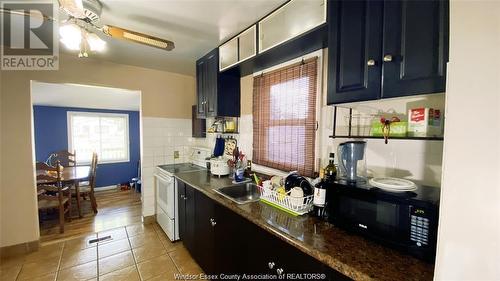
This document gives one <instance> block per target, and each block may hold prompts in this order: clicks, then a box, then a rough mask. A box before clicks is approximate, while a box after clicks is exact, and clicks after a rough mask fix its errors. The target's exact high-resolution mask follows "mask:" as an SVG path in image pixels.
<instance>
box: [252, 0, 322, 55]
mask: <svg viewBox="0 0 500 281" xmlns="http://www.w3.org/2000/svg"><path fill="white" fill-rule="evenodd" d="M325 6H326V0H307V1H304V0H295V1H290V2H288V3H287V4H285V5H283V6H282V7H281V8H279V9H277V10H276V11H274V12H273V13H271V14H270V15H268V16H267V17H266V18H264V19H262V20H261V21H260V22H259V23H258V24H259V53H263V52H265V51H267V50H269V49H271V48H272V47H274V46H277V45H279V44H281V43H283V42H285V41H287V40H290V39H292V38H293V37H296V36H298V35H300V34H302V33H305V32H307V31H309V30H311V29H313V28H315V27H317V26H319V25H321V24H323V23H325V22H326V7H325Z"/></svg>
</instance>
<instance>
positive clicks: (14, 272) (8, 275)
mask: <svg viewBox="0 0 500 281" xmlns="http://www.w3.org/2000/svg"><path fill="white" fill-rule="evenodd" d="M22 267H23V266H22V265H13V266H10V267H5V268H1V269H0V280H2V281H15V280H16V279H17V276H18V275H19V272H21V268H22Z"/></svg>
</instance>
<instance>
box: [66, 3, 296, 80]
mask: <svg viewBox="0 0 500 281" xmlns="http://www.w3.org/2000/svg"><path fill="white" fill-rule="evenodd" d="M284 2H286V0H163V1H162V0H101V3H102V4H103V10H102V15H101V20H100V23H101V24H110V25H115V26H119V27H123V28H126V29H130V30H134V31H138V32H142V33H147V34H151V35H153V36H157V37H161V38H165V39H168V40H171V41H174V43H175V49H174V50H173V51H170V52H167V51H163V50H160V49H156V48H152V47H148V46H142V45H140V44H136V43H132V42H124V41H120V40H117V39H113V38H108V37H105V36H101V38H102V39H104V40H106V41H107V43H108V44H107V50H106V52H104V53H102V54H95V55H92V56H93V57H94V58H100V59H104V60H109V61H113V62H116V63H122V64H130V65H135V66H141V67H146V68H153V69H159V70H166V71H171V72H177V73H183V74H189V75H194V73H195V61H196V59H198V58H200V57H202V56H203V55H204V54H206V53H208V52H209V51H210V50H212V49H213V48H215V47H217V46H218V45H219V44H220V43H222V42H224V41H226V40H227V39H229V38H231V37H232V36H234V35H236V34H238V33H239V32H240V31H243V30H244V29H245V28H247V27H248V26H250V25H251V24H253V23H255V22H256V21H258V20H259V19H260V18H262V17H263V16H265V15H267V14H268V13H269V12H271V11H272V10H274V9H275V8H277V7H278V6H280V5H281V4H282V3H284ZM61 50H62V51H63V52H69V51H67V50H65V49H64V47H62V48H61ZM72 53H73V54H74V55H75V56H76V55H77V54H76V53H75V52H72Z"/></svg>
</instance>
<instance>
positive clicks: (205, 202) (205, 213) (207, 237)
mask: <svg viewBox="0 0 500 281" xmlns="http://www.w3.org/2000/svg"><path fill="white" fill-rule="evenodd" d="M195 202H196V210H195V233H196V235H197V237H198V238H197V239H196V242H195V252H194V254H193V257H194V258H195V260H196V262H198V264H199V265H200V267H201V268H202V269H203V271H204V272H205V273H214V272H215V259H214V257H215V236H214V228H215V227H216V226H215V224H216V222H215V210H214V208H215V203H214V202H213V201H212V199H210V198H208V197H207V196H206V195H204V194H203V193H201V192H199V191H195Z"/></svg>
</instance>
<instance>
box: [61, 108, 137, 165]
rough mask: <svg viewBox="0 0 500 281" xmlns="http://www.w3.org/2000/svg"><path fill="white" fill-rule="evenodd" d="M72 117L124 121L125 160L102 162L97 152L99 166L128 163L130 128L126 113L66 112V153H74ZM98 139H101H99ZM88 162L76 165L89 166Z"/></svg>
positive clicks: (80, 162) (79, 162) (78, 162)
mask: <svg viewBox="0 0 500 281" xmlns="http://www.w3.org/2000/svg"><path fill="white" fill-rule="evenodd" d="M73 116H90V117H99V118H101V117H119V118H122V119H124V120H125V130H126V132H125V147H126V158H124V159H119V160H103V159H102V158H101V155H99V152H100V151H99V152H98V156H99V157H98V163H99V164H114V163H128V162H130V127H129V114H127V113H111V112H87V111H68V112H67V126H68V151H75V149H74V147H73V131H72V117H73ZM99 139H101V138H100V137H99ZM99 141H101V140H99ZM90 162H91V161H90V160H89V161H77V165H89V164H90Z"/></svg>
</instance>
